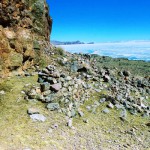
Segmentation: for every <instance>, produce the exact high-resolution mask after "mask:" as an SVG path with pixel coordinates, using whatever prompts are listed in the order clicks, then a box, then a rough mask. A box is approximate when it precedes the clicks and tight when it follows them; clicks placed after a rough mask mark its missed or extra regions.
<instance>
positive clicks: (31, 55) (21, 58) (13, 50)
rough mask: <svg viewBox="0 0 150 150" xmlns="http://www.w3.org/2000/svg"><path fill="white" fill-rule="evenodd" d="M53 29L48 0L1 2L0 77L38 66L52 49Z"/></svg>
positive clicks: (11, 0) (6, 0)
mask: <svg viewBox="0 0 150 150" xmlns="http://www.w3.org/2000/svg"><path fill="white" fill-rule="evenodd" d="M51 28H52V19H51V18H50V17H49V8H48V6H47V4H46V1H45V0H1V1H0V77H5V76H8V75H10V74H12V71H14V70H15V71H16V70H17V71H19V70H20V71H22V70H25V69H27V68H28V67H31V66H32V65H33V64H34V63H36V61H37V60H39V59H37V58H36V57H37V56H38V57H39V56H40V54H41V53H42V52H43V50H44V49H45V48H47V47H48V46H49V41H50V33H51Z"/></svg>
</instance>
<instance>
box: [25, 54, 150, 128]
mask: <svg viewBox="0 0 150 150" xmlns="http://www.w3.org/2000/svg"><path fill="white" fill-rule="evenodd" d="M86 57H87V56H84V57H83V56H82V57H79V55H78V57H77V56H76V57H74V58H76V60H74V61H73V62H72V63H66V64H64V65H65V67H66V68H67V67H68V68H69V69H70V74H69V75H68V74H67V73H68V72H67V73H66V72H65V73H63V72H61V71H59V69H56V67H55V66H52V65H49V66H47V67H46V68H44V69H43V70H41V71H40V72H39V73H38V76H39V78H38V82H39V83H40V86H39V87H33V88H32V89H31V90H30V91H29V92H28V94H27V95H28V98H29V99H37V100H40V101H42V102H45V103H47V105H46V107H47V109H49V110H51V111H54V110H57V111H58V112H61V113H64V114H65V115H66V116H68V118H69V120H68V126H72V119H71V118H73V117H75V116H77V115H78V116H80V117H83V116H84V113H83V111H82V110H81V108H80V106H81V105H83V104H84V102H85V101H87V100H88V99H89V98H90V96H91V95H92V93H95V92H97V93H100V92H101V91H102V90H105V93H106V94H105V95H101V94H99V95H100V100H99V101H97V100H95V101H94V100H93V101H94V104H93V105H91V106H86V108H87V111H90V112H92V113H96V109H97V107H99V106H100V105H101V104H102V103H106V108H105V109H104V110H103V111H102V112H103V113H106V114H107V113H110V112H111V111H110V110H111V109H114V108H116V109H121V110H122V112H121V115H120V118H121V119H122V120H127V118H126V117H127V112H126V110H128V111H129V112H130V113H131V114H133V115H136V114H138V113H141V114H142V115H143V116H146V117H149V116H150V103H149V102H148V99H149V89H150V82H149V81H150V80H149V78H135V77H134V76H133V75H131V73H130V72H129V71H125V70H123V71H118V70H117V69H108V68H106V67H105V68H101V70H98V69H97V68H96V67H95V66H96V65H95V64H96V62H94V61H93V62H90V57H88V59H86ZM70 59H72V58H70ZM69 61H70V60H69V59H68V60H67V62H69Z"/></svg>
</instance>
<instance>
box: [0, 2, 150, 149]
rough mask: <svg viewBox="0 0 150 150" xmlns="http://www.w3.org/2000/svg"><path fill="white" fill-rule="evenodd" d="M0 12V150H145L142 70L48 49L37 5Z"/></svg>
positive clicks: (146, 102) (147, 99)
mask: <svg viewBox="0 0 150 150" xmlns="http://www.w3.org/2000/svg"><path fill="white" fill-rule="evenodd" d="M0 8H1V9H0V11H1V13H0V24H1V26H0V28H1V29H0V34H1V36H0V38H1V41H0V58H1V59H0V150H65V149H66V150H110V149H112V150H126V149H127V150H149V149H150V120H149V118H150V76H149V68H150V63H149V62H144V61H129V60H126V59H113V58H110V57H105V56H98V55H87V54H70V53H68V52H66V51H64V50H62V49H61V48H58V47H55V46H53V45H51V44H50V41H49V36H50V31H51V28H52V19H51V18H50V17H49V16H48V7H47V5H46V2H45V1H44V0H40V1H39V0H29V1H28V0H25V1H13V0H12V1H5V0H2V1H1V2H0ZM6 14H9V17H8V15H6ZM41 16H42V17H41ZM35 18H36V19H35ZM27 20H28V21H27Z"/></svg>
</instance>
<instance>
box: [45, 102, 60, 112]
mask: <svg viewBox="0 0 150 150" xmlns="http://www.w3.org/2000/svg"><path fill="white" fill-rule="evenodd" d="M47 108H48V109H49V110H51V111H53V110H57V109H59V104H58V103H49V104H48V105H47Z"/></svg>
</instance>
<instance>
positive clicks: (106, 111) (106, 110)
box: [102, 108, 110, 114]
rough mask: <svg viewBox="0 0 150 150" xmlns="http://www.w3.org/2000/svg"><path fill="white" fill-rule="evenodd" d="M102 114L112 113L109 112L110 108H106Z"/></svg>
mask: <svg viewBox="0 0 150 150" xmlns="http://www.w3.org/2000/svg"><path fill="white" fill-rule="evenodd" d="M102 112H103V113H105V114H108V113H109V112H110V111H109V109H108V108H105V109H104V110H103V111H102Z"/></svg>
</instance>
